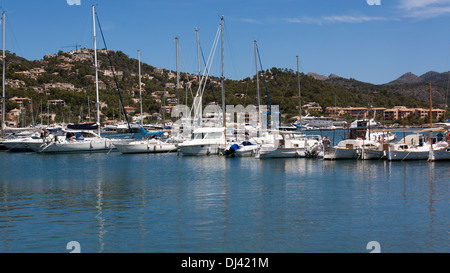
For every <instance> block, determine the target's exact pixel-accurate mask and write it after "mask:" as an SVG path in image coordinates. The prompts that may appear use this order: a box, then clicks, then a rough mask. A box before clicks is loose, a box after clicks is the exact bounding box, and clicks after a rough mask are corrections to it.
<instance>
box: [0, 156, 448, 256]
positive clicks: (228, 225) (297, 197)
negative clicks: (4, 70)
mask: <svg viewBox="0 0 450 273" xmlns="http://www.w3.org/2000/svg"><path fill="white" fill-rule="evenodd" d="M11 156H12V157H10V155H8V157H7V158H5V157H3V156H2V154H0V164H3V163H5V166H6V167H7V169H5V171H4V172H3V171H2V174H1V176H0V191H1V192H0V196H1V203H0V233H1V237H0V239H1V240H2V244H1V245H0V252H30V251H31V252H58V251H65V245H66V244H67V242H69V241H72V240H76V241H79V242H80V244H81V249H82V251H83V252H138V251H142V252H311V251H312V252H364V251H365V248H364V247H362V248H361V247H359V246H360V245H362V246H365V244H367V242H368V241H371V240H376V241H379V242H380V243H381V245H382V249H383V251H385V252H414V250H415V251H425V252H436V251H437V252H446V251H450V245H449V242H448V240H447V238H448V225H449V224H450V222H449V219H448V217H447V214H448V209H449V204H450V202H449V199H450V190H449V187H448V181H449V179H450V177H449V175H450V174H449V173H448V167H449V164H448V163H446V162H436V163H426V162H420V161H417V162H413V161H411V162H387V161H362V160H360V161H353V160H349V161H344V160H343V161H322V160H310V159H304V158H293V159H280V160H255V159H253V158H223V157H219V156H210V157H206V156H205V157H177V156H176V155H175V154H173V155H148V156H147V155H145V156H142V155H131V156H122V155H120V154H109V155H92V156H85V155H78V156H77V155H69V156H67V157H66V156H42V157H40V156H37V157H35V156H30V155H28V156H25V155H11ZM6 161H8V162H6ZM11 162H15V163H16V164H17V162H20V164H21V165H20V167H17V166H15V165H14V164H12V163H11ZM68 162H77V164H72V166H70V165H68ZM24 166H26V168H27V172H24V171H23V168H24ZM34 166H37V167H36V168H34ZM21 170H22V171H21Z"/></svg>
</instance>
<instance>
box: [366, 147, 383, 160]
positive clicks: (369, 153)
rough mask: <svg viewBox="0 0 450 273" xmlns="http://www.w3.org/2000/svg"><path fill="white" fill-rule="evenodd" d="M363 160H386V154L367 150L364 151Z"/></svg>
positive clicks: (381, 151) (380, 151)
mask: <svg viewBox="0 0 450 273" xmlns="http://www.w3.org/2000/svg"><path fill="white" fill-rule="evenodd" d="M361 158H362V159H364V160H371V159H383V158H386V152H385V151H384V150H370V149H365V150H362V153H361Z"/></svg>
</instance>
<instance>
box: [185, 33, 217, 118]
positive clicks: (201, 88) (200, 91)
mask: <svg viewBox="0 0 450 273" xmlns="http://www.w3.org/2000/svg"><path fill="white" fill-rule="evenodd" d="M220 32H221V31H220V26H219V28H218V29H217V32H216V36H215V38H214V42H213V46H212V47H211V51H210V52H209V56H208V61H207V64H206V65H205V68H204V69H203V74H202V77H201V79H200V82H199V85H198V89H197V94H196V97H197V96H199V97H202V96H203V92H204V91H205V87H206V82H207V81H208V77H209V72H210V68H211V63H212V59H213V57H214V54H215V52H216V48H217V44H218V43H219V37H220ZM208 64H209V68H208ZM205 73H207V74H206V75H205ZM203 81H204V82H203ZM192 111H193V108H192V109H191V111H190V113H189V115H191V113H192Z"/></svg>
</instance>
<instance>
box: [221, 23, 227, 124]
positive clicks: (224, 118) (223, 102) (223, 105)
mask: <svg viewBox="0 0 450 273" xmlns="http://www.w3.org/2000/svg"><path fill="white" fill-rule="evenodd" d="M223 23H224V18H223V15H222V18H221V31H222V32H221V35H222V79H221V84H222V113H223V127H226V113H225V109H226V106H225V85H224V65H223V62H224V48H223V28H224V26H223Z"/></svg>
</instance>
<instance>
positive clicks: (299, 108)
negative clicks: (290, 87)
mask: <svg viewBox="0 0 450 273" xmlns="http://www.w3.org/2000/svg"><path fill="white" fill-rule="evenodd" d="M298 67H299V65H298V56H297V83H298V112H299V114H298V116H299V118H300V131H301V132H302V133H303V127H302V93H301V90H300V73H299V72H298Z"/></svg>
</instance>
